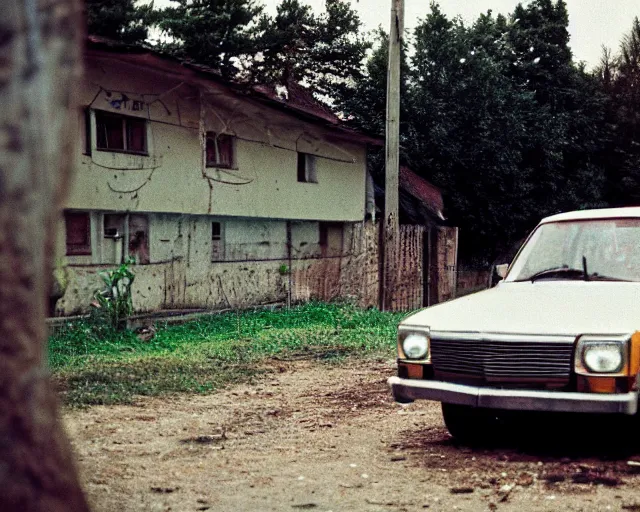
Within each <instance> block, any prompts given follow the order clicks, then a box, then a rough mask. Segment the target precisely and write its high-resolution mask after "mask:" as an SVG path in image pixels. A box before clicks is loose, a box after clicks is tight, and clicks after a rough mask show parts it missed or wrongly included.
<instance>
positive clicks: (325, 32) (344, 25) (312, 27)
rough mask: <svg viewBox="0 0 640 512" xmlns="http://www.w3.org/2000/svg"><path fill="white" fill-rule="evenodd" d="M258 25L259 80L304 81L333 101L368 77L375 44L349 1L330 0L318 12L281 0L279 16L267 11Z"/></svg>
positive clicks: (294, 0) (256, 72)
mask: <svg viewBox="0 0 640 512" xmlns="http://www.w3.org/2000/svg"><path fill="white" fill-rule="evenodd" d="M258 26H259V31H260V37H259V38H258V39H257V41H256V50H257V52H256V56H255V58H254V61H253V65H252V72H253V78H254V80H256V81H258V82H263V83H264V82H266V83H281V84H287V83H289V82H290V81H294V82H302V83H304V84H305V85H307V86H309V87H311V89H312V90H313V91H314V92H315V93H316V94H317V95H318V96H320V97H324V98H327V99H331V100H333V99H336V98H340V97H342V96H344V95H345V94H347V92H348V90H349V89H350V88H352V86H353V84H354V82H356V81H358V80H360V79H361V78H362V76H363V75H362V65H363V62H364V60H365V57H366V52H367V50H368V49H369V48H370V47H371V43H370V42H368V41H367V40H366V39H365V38H364V37H363V36H362V35H361V33H360V28H361V22H360V19H359V18H358V15H357V13H356V12H355V11H354V10H353V9H352V8H351V6H350V5H349V3H348V2H347V1H346V0H325V10H324V12H323V13H321V14H319V15H316V14H314V12H313V11H312V10H311V8H310V7H309V6H308V5H306V4H303V3H301V1H300V0H282V2H281V3H280V5H278V8H277V12H276V15H275V17H271V16H268V15H263V16H262V18H261V19H260V22H259V24H258Z"/></svg>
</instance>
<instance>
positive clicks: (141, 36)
mask: <svg viewBox="0 0 640 512" xmlns="http://www.w3.org/2000/svg"><path fill="white" fill-rule="evenodd" d="M85 9H86V19H87V30H88V32H89V33H90V34H94V35H97V36H103V37H107V38H109V39H113V40H116V41H122V42H124V43H131V44H136V43H142V42H144V41H145V40H146V39H147V37H148V35H149V30H148V29H149V20H148V16H149V15H150V13H151V12H152V10H153V6H149V5H147V6H140V7H137V6H136V5H135V1H134V0H86V2H85Z"/></svg>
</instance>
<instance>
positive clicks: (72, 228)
mask: <svg viewBox="0 0 640 512" xmlns="http://www.w3.org/2000/svg"><path fill="white" fill-rule="evenodd" d="M64 225H65V232H66V242H67V255H69V256H78V255H90V254H91V219H90V218H89V214H88V213H87V212H65V214H64Z"/></svg>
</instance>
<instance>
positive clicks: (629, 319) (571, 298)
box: [402, 280, 640, 336]
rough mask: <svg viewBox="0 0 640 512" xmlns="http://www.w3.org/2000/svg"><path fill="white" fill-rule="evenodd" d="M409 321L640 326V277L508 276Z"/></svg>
mask: <svg viewBox="0 0 640 512" xmlns="http://www.w3.org/2000/svg"><path fill="white" fill-rule="evenodd" d="M402 323H403V324H410V325H426V326H429V327H430V328H431V331H432V332H434V331H444V332H467V333H480V334H482V333H505V334H540V335H552V334H556V335H573V336H578V335H580V334H627V333H633V332H635V331H637V330H640V283H636V282H634V283H625V282H603V281H589V282H585V281H557V280H554V281H548V280H544V281H543V280H541V281H535V282H533V283H532V282H530V281H526V282H517V283H515V282H503V283H500V284H499V285H498V286H497V287H495V288H492V289H490V290H485V291H482V292H478V293H475V294H473V295H467V296H465V297H461V298H459V299H455V300H452V301H449V302H445V303H442V304H438V305H436V306H432V307H430V308H427V309H424V310H422V311H420V312H418V313H416V314H414V315H411V316H410V317H408V318H406V319H405V320H404V321H403V322H402Z"/></svg>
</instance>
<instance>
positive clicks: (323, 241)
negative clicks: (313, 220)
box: [318, 222, 329, 248]
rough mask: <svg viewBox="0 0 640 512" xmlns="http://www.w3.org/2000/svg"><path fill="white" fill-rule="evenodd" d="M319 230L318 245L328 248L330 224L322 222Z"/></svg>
mask: <svg viewBox="0 0 640 512" xmlns="http://www.w3.org/2000/svg"><path fill="white" fill-rule="evenodd" d="M319 228H320V238H319V240H318V243H319V244H320V247H323V248H326V247H327V245H328V244H329V224H327V223H326V222H321V223H320V226H319Z"/></svg>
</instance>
